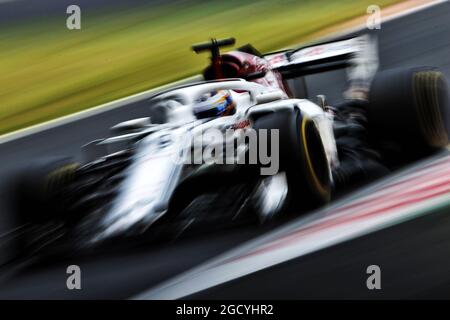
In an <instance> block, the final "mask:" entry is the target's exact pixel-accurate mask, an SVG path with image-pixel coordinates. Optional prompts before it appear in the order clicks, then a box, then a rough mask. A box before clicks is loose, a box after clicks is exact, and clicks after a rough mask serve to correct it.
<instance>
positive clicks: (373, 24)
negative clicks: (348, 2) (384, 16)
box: [366, 4, 381, 30]
mask: <svg viewBox="0 0 450 320" xmlns="http://www.w3.org/2000/svg"><path fill="white" fill-rule="evenodd" d="M366 12H367V14H370V16H369V17H368V18H367V20H366V26H367V29H369V30H374V29H377V30H379V29H381V8H380V7H379V6H377V5H375V4H372V5H370V6H368V7H367V11H366Z"/></svg>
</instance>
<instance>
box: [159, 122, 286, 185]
mask: <svg viewBox="0 0 450 320" xmlns="http://www.w3.org/2000/svg"><path fill="white" fill-rule="evenodd" d="M168 135H170V134H168ZM160 139H161V143H163V144H164V140H165V139H167V141H168V143H170V142H169V140H170V139H171V137H169V136H167V137H164V136H162V137H161V138H160ZM178 139H181V141H178V142H179V143H181V144H182V145H184V146H186V147H184V148H182V152H180V153H175V154H174V157H173V160H174V161H175V163H176V164H184V165H200V164H215V165H232V164H238V165H240V164H251V165H259V166H260V173H261V175H265V176H267V175H275V174H277V173H278V171H279V168H280V141H279V140H280V134H279V130H278V129H272V130H267V129H259V130H255V129H253V128H246V129H243V128H238V129H234V128H229V129H226V130H220V129H217V128H208V129H206V130H201V131H195V132H189V133H187V134H185V135H183V136H182V137H179V138H178Z"/></svg>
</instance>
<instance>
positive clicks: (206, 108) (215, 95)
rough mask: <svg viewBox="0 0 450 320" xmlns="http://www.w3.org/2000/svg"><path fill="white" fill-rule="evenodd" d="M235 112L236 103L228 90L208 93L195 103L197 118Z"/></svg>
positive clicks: (226, 114)
mask: <svg viewBox="0 0 450 320" xmlns="http://www.w3.org/2000/svg"><path fill="white" fill-rule="evenodd" d="M235 112H236V104H235V103H234V101H233V98H232V96H231V93H230V92H229V91H228V90H215V91H212V92H209V93H206V94H204V95H202V96H201V97H200V98H199V99H198V100H197V101H196V102H195V105H194V114H195V116H196V117H197V119H204V118H212V117H221V116H228V115H231V114H234V113H235Z"/></svg>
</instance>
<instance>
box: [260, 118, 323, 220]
mask: <svg viewBox="0 0 450 320" xmlns="http://www.w3.org/2000/svg"><path fill="white" fill-rule="evenodd" d="M254 128H255V129H256V130H260V129H267V130H268V132H269V135H270V134H271V133H270V132H271V131H272V130H274V129H277V130H279V170H280V171H284V172H285V173H286V178H287V183H288V196H287V204H286V209H300V210H302V211H303V210H310V209H314V208H317V207H319V206H321V205H323V204H325V203H327V202H328V201H329V200H330V195H331V174H330V167H329V163H328V160H327V156H326V153H325V149H324V147H323V143H322V139H321V137H320V133H319V131H318V129H317V127H316V124H315V123H314V121H312V120H311V119H309V118H307V117H306V116H303V115H302V113H301V112H300V110H298V109H293V110H282V111H276V112H274V113H270V114H267V115H264V116H262V117H260V118H258V119H256V120H255V122H254ZM268 140H270V139H268ZM269 148H270V149H269V150H271V151H272V152H274V150H276V149H274V148H272V146H269ZM272 158H273V155H272Z"/></svg>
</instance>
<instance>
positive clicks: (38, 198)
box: [13, 159, 79, 223]
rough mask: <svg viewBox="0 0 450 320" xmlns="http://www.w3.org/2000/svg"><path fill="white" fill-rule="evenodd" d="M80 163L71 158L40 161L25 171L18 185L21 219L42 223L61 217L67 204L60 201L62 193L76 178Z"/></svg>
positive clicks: (20, 176)
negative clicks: (70, 159) (72, 160)
mask: <svg viewBox="0 0 450 320" xmlns="http://www.w3.org/2000/svg"><path fill="white" fill-rule="evenodd" d="M78 166H79V165H78V164H77V163H74V162H71V161H69V160H68V159H57V160H49V161H47V160H44V161H40V162H37V163H35V164H33V165H31V166H30V167H28V168H26V169H25V170H23V171H22V172H21V174H20V175H19V176H18V177H17V179H16V182H15V186H14V189H15V193H14V199H13V200H14V208H15V210H16V213H17V215H18V216H19V219H20V220H21V221H22V222H23V223H25V222H32V223H36V222H37V223H39V222H45V221H49V220H52V219H54V218H55V217H58V216H60V215H61V213H63V212H62V211H64V204H63V203H61V202H59V200H60V196H59V194H60V193H61V191H62V189H63V188H64V186H66V185H67V184H68V183H70V181H71V180H72V179H73V178H74V176H75V174H76V170H77V168H78Z"/></svg>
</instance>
